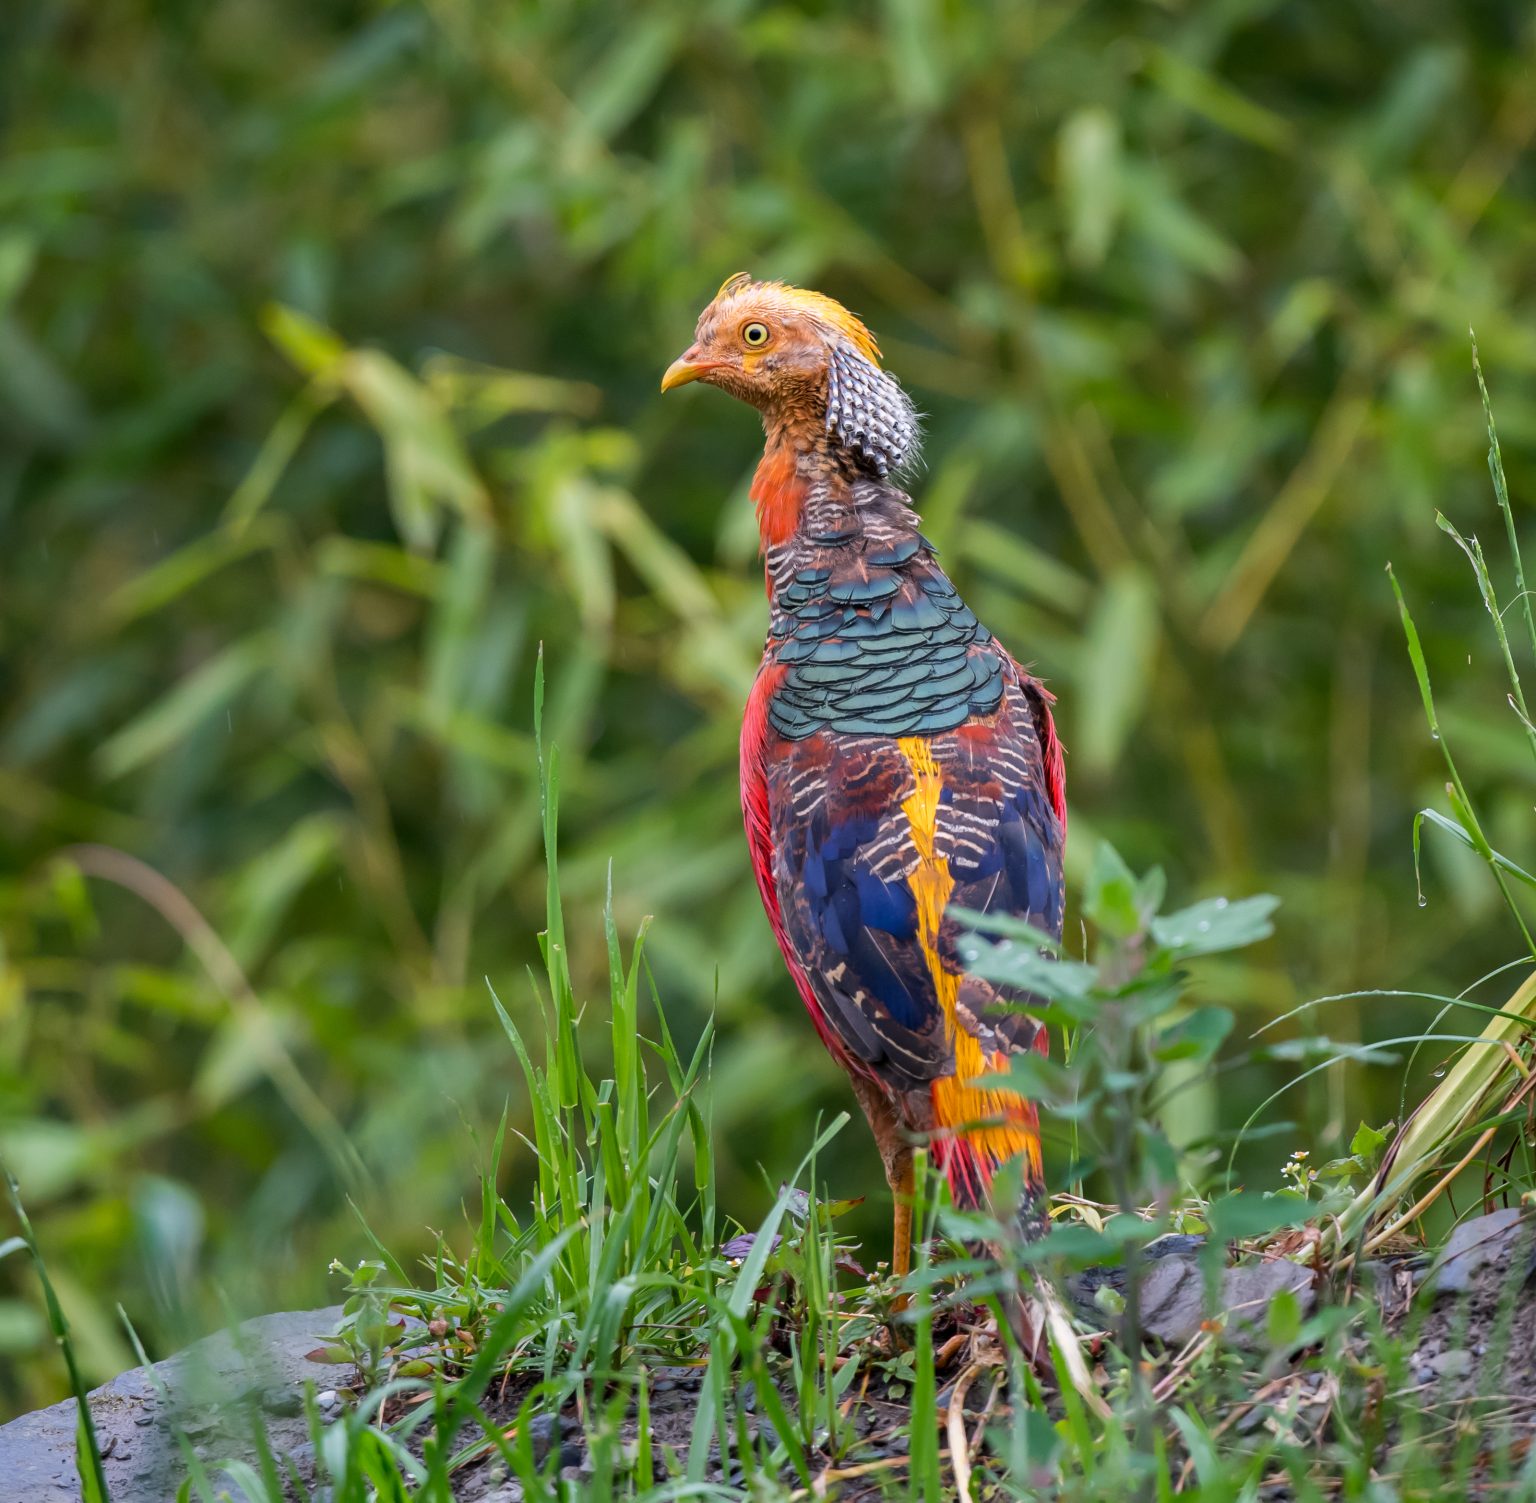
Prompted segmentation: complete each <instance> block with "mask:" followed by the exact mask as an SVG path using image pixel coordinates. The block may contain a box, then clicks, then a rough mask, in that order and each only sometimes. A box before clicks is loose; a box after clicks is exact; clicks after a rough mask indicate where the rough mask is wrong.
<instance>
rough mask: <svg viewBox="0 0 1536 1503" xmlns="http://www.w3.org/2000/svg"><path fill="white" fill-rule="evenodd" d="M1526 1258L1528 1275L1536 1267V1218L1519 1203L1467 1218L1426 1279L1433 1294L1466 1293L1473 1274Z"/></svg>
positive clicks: (1470, 1284)
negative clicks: (1469, 1219) (1519, 1258)
mask: <svg viewBox="0 0 1536 1503" xmlns="http://www.w3.org/2000/svg"><path fill="white" fill-rule="evenodd" d="M1517 1252H1518V1256H1520V1257H1522V1258H1523V1259H1524V1260H1525V1272H1526V1276H1527V1277H1528V1276H1529V1275H1530V1273H1531V1271H1532V1269H1533V1268H1536V1219H1533V1218H1532V1217H1531V1215H1530V1213H1529V1212H1528V1211H1526V1210H1523V1209H1522V1208H1521V1207H1519V1206H1511V1207H1509V1208H1508V1209H1507V1210H1503V1211H1494V1212H1492V1213H1491V1214H1489V1215H1487V1216H1476V1217H1474V1218H1473V1219H1472V1220H1471V1221H1463V1222H1462V1223H1461V1225H1460V1226H1458V1227H1457V1228H1456V1230H1455V1231H1453V1232H1452V1233H1451V1235H1450V1236H1449V1237H1448V1238H1447V1239H1446V1243H1445V1246H1444V1247H1443V1248H1442V1249H1441V1251H1440V1256H1439V1257H1438V1258H1437V1259H1436V1260H1435V1265H1434V1267H1433V1268H1431V1269H1430V1271H1429V1278H1428V1280H1427V1282H1426V1288H1428V1289H1429V1290H1430V1291H1431V1293H1433V1294H1465V1293H1466V1292H1467V1290H1469V1289H1470V1288H1471V1287H1472V1284H1473V1277H1474V1275H1475V1274H1477V1273H1478V1272H1479V1270H1481V1269H1483V1268H1487V1267H1488V1266H1489V1265H1499V1266H1503V1265H1507V1264H1508V1262H1509V1260H1510V1259H1511V1258H1512V1257H1514V1256H1516V1255H1517Z"/></svg>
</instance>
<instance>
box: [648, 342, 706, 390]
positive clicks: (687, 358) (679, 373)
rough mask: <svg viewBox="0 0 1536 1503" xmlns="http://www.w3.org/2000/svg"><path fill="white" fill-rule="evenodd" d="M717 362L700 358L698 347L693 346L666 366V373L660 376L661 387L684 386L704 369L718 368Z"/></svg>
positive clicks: (697, 377)
mask: <svg viewBox="0 0 1536 1503" xmlns="http://www.w3.org/2000/svg"><path fill="white" fill-rule="evenodd" d="M719 364H720V362H719V361H718V360H701V359H700V358H699V351H698V347H697V346H695V347H694V348H692V349H690V350H688V351H687V352H686V353H684V354H682V355H680V356H678V358H677V359H676V360H674V361H673V362H672V364H671V365H669V366H668V367H667V373H666V375H664V376H663V377H662V378H661V389H662V390H663V391H671V390H672V389H673V388H674V387H677V386H686V385H687V384H688V383H689V382H690V381H697V380H698V379H699V377H700V376H702V375H703V374H704V373H705V372H706V371H712V370H716V369H718V367H719Z"/></svg>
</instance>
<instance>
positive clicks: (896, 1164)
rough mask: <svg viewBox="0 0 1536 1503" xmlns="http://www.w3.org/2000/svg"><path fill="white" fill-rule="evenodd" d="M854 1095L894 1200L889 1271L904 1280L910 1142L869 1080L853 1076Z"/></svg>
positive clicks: (908, 1260) (908, 1253) (908, 1249)
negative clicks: (867, 1123)
mask: <svg viewBox="0 0 1536 1503" xmlns="http://www.w3.org/2000/svg"><path fill="white" fill-rule="evenodd" d="M850 1079H851V1080H852V1082H853V1094H854V1095H855V1096H857V1097H858V1098H859V1105H860V1106H861V1107H863V1108H864V1115H865V1117H866V1118H868V1119H869V1128H870V1131H871V1132H872V1133H874V1135H875V1147H876V1148H878V1149H879V1150H880V1162H881V1164H882V1165H884V1167H885V1182H886V1184H888V1185H889V1186H890V1187H891V1194H892V1195H893V1196H894V1197H895V1201H896V1214H895V1221H894V1224H893V1226H892V1229H891V1272H892V1273H894V1274H895V1275H896V1277H897V1278H899V1279H904V1278H905V1277H906V1276H907V1275H908V1274H909V1273H910V1272H911V1271H912V1188H913V1186H912V1144H911V1143H910V1142H909V1141H908V1139H907V1131H906V1128H905V1127H904V1126H903V1125H902V1123H901V1120H900V1119H899V1118H898V1117H897V1115H896V1109H895V1107H894V1106H893V1105H892V1104H891V1098H890V1097H889V1096H887V1095H886V1093H885V1092H884V1091H883V1090H882V1089H881V1088H880V1086H878V1085H876V1084H875V1082H874V1081H872V1080H865V1079H864V1078H863V1077H862V1076H859V1075H854V1076H851V1077H850Z"/></svg>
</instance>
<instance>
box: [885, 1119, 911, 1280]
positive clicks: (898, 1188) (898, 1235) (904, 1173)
mask: <svg viewBox="0 0 1536 1503" xmlns="http://www.w3.org/2000/svg"><path fill="white" fill-rule="evenodd" d="M902 1163H903V1167H901V1168H898V1169H897V1170H896V1171H895V1175H896V1177H895V1178H894V1179H893V1178H892V1177H891V1176H892V1170H891V1166H890V1165H889V1164H887V1165H886V1169H885V1177H886V1179H887V1180H888V1181H889V1182H890V1186H891V1194H892V1195H894V1196H895V1197H896V1222H895V1225H894V1226H893V1227H892V1229H891V1272H892V1273H894V1274H895V1275H896V1277H897V1278H898V1279H904V1278H906V1276H907V1275H908V1274H909V1273H911V1272H912V1190H913V1185H912V1150H911V1149H910V1148H909V1149H907V1151H906V1152H905V1154H903V1155H902Z"/></svg>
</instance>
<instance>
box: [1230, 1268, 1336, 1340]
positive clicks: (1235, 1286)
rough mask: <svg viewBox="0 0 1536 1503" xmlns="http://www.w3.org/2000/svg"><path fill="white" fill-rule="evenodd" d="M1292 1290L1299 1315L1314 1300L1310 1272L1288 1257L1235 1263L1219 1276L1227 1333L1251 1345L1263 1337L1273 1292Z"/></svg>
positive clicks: (1309, 1306) (1306, 1312)
mask: <svg viewBox="0 0 1536 1503" xmlns="http://www.w3.org/2000/svg"><path fill="white" fill-rule="evenodd" d="M1286 1293H1290V1294H1294V1295H1295V1296H1296V1303H1297V1305H1298V1306H1299V1308H1300V1310H1301V1313H1302V1314H1303V1315H1310V1314H1311V1313H1312V1310H1313V1307H1314V1306H1315V1305H1316V1304H1317V1291H1316V1290H1315V1289H1313V1287H1312V1273H1311V1270H1310V1269H1306V1268H1303V1267H1302V1266H1301V1264H1300V1263H1293V1262H1291V1260H1290V1259H1289V1258H1272V1259H1270V1260H1269V1261H1267V1262H1262V1263H1239V1264H1238V1265H1237V1266H1236V1267H1235V1268H1228V1269H1227V1270H1226V1271H1225V1272H1224V1273H1223V1274H1222V1276H1221V1307H1222V1309H1223V1310H1224V1311H1225V1312H1226V1317H1227V1334H1228V1335H1229V1336H1230V1337H1231V1338H1232V1339H1233V1340H1234V1341H1236V1342H1237V1343H1238V1344H1239V1345H1241V1346H1253V1345H1255V1344H1257V1343H1258V1342H1259V1341H1260V1340H1261V1339H1262V1337H1263V1333H1264V1329H1265V1323H1266V1321H1267V1320H1268V1318H1269V1307H1270V1305H1271V1304H1272V1303H1273V1301H1274V1299H1275V1297H1276V1295H1279V1294H1286Z"/></svg>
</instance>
